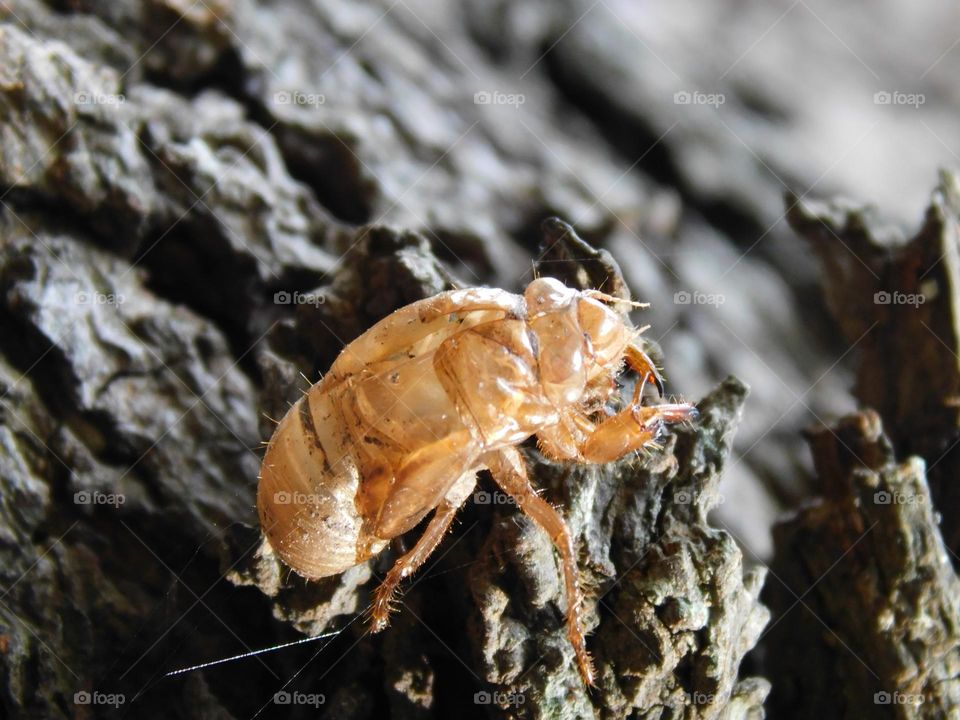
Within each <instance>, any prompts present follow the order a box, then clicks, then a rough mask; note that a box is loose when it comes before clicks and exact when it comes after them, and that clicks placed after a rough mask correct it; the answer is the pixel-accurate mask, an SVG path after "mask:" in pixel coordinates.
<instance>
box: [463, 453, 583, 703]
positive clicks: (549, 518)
mask: <svg viewBox="0 0 960 720" xmlns="http://www.w3.org/2000/svg"><path fill="white" fill-rule="evenodd" d="M481 460H482V461H483V463H484V464H485V465H486V466H487V468H488V469H489V470H490V473H491V474H492V475H493V479H494V480H496V482H497V484H498V485H500V487H501V488H503V490H504V492H506V493H507V494H508V495H510V497H512V498H513V499H514V501H516V503H517V507H519V508H520V511H521V512H523V513H524V514H525V515H528V516H529V517H530V518H531V519H532V520H533V521H534V522H535V523H537V525H539V526H540V527H541V528H543V529H544V530H546V532H547V534H548V535H549V536H550V539H551V540H552V541H553V544H554V546H555V547H556V548H557V551H558V552H559V553H560V560H561V565H562V567H563V579H564V587H565V591H566V598H567V637H569V638H570V644H571V645H573V652H574V654H575V655H576V658H577V664H578V665H579V667H580V674H581V675H582V676H583V680H584V682H585V683H587V685H593V663H592V661H591V659H590V654H589V653H588V652H587V643H586V640H585V639H584V636H583V630H582V615H581V613H582V610H583V595H582V593H581V592H580V583H579V579H578V572H577V559H576V555H575V554H574V551H573V538H572V537H571V536H570V531H569V530H568V529H567V525H566V523H565V522H564V521H563V518H562V517H561V516H560V515H559V514H558V513H557V511H556V510H554V509H553V507H552V506H551V505H550V504H549V503H548V502H546V501H545V500H544V499H543V498H541V497H540V496H539V495H537V493H536V490H534V488H533V486H532V485H531V484H530V480H529V478H528V477H527V469H526V466H525V465H524V462H523V458H522V456H521V455H520V453H519V452H518V451H517V449H516V448H514V447H510V448H506V449H504V450H497V451H494V452H490V453H487V454H486V455H484V456H483V457H482V458H481Z"/></svg>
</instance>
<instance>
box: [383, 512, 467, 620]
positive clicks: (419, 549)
mask: <svg viewBox="0 0 960 720" xmlns="http://www.w3.org/2000/svg"><path fill="white" fill-rule="evenodd" d="M459 506H460V504H457V503H453V502H450V501H449V500H444V501H443V502H442V503H440V505H438V506H437V509H436V511H435V512H434V513H433V517H432V518H430V522H429V523H427V528H426V530H424V531H423V535H421V536H420V539H419V540H418V541H417V544H416V545H414V547H413V550H411V551H410V552H408V553H407V554H406V555H403V556H401V557H400V558H398V559H397V561H396V562H395V563H394V565H393V567H392V568H390V571H389V572H388V573H387V577H386V578H384V580H383V582H382V583H381V584H380V587H378V588H377V590H376V592H375V593H374V596H373V607H372V608H371V613H370V614H371V621H370V629H371V630H372V631H373V632H380V631H381V630H383V629H384V628H385V627H386V626H387V625H388V624H389V623H390V618H389V616H390V610H391V608H390V604H391V603H392V601H393V597H394V593H395V592H396V589H397V585H399V584H400V581H401V580H403V579H404V578H406V577H409V576H410V575H412V574H413V573H414V572H416V570H417V568H418V567H420V566H421V565H423V563H424V562H426V560H427V558H428V557H430V555H431V554H432V553H433V551H434V550H436V548H437V545H439V544H440V541H441V540H442V539H443V536H444V535H445V534H446V532H447V530H448V529H449V528H450V523H452V522H453V518H454V517H455V516H456V514H457V509H458V508H459Z"/></svg>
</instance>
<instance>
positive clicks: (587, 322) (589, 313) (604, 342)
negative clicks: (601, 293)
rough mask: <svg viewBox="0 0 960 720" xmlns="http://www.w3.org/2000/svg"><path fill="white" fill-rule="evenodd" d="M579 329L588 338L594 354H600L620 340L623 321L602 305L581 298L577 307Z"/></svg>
mask: <svg viewBox="0 0 960 720" xmlns="http://www.w3.org/2000/svg"><path fill="white" fill-rule="evenodd" d="M577 314H578V319H579V321H580V329H581V330H582V331H583V332H584V333H586V334H587V335H589V336H590V342H591V343H592V344H593V348H594V351H595V352H602V351H603V350H604V349H606V348H608V347H610V345H611V344H616V343H617V341H618V340H620V339H621V336H622V335H623V330H624V324H623V320H622V319H621V318H620V317H619V316H618V315H617V314H616V312H614V311H613V310H611V309H610V308H608V307H605V306H604V305H603V304H602V303H600V302H597V301H596V300H593V299H590V298H581V300H580V302H579V305H578V306H577Z"/></svg>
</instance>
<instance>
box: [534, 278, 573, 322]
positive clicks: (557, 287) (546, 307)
mask: <svg viewBox="0 0 960 720" xmlns="http://www.w3.org/2000/svg"><path fill="white" fill-rule="evenodd" d="M574 292H575V291H574V290H571V289H570V288H568V287H567V286H566V285H564V284H563V283H562V282H560V281H559V280H555V279H554V278H548V277H544V278H537V279H536V280H534V281H533V282H532V283H530V284H529V285H527V289H526V290H525V291H524V293H523V297H524V300H526V303H527V308H528V311H529V312H530V313H531V314H533V315H539V314H542V313H545V312H548V311H550V310H556V309H557V308H561V307H564V306H565V305H568V304H569V303H570V300H571V299H572V297H573V294H574Z"/></svg>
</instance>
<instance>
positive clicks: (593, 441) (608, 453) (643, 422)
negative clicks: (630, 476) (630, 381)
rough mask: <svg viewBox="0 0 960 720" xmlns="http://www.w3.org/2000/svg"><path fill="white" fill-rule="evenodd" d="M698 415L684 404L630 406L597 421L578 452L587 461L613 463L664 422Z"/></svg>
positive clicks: (657, 431) (657, 432) (650, 439)
mask: <svg viewBox="0 0 960 720" xmlns="http://www.w3.org/2000/svg"><path fill="white" fill-rule="evenodd" d="M698 415H699V414H698V413H697V409H696V408H695V407H693V405H689V404H687V403H668V404H663V405H649V406H643V405H631V406H630V407H627V408H625V409H623V410H621V411H620V412H618V413H617V414H616V415H612V416H611V417H608V418H606V419H605V420H604V421H603V422H601V423H600V424H598V425H597V426H596V427H595V428H594V430H593V432H592V433H590V434H589V435H587V436H586V437H585V438H584V441H583V443H582V445H581V446H580V453H581V455H582V456H583V459H584V460H585V461H586V462H591V463H606V462H613V461H614V460H618V459H620V458H622V457H624V456H625V455H627V454H629V453H632V452H633V451H634V450H639V449H640V448H642V447H643V446H644V445H646V444H647V443H649V442H653V441H655V440H656V439H657V437H658V436H659V435H660V433H661V432H662V431H663V429H664V426H665V425H667V424H669V423H678V422H684V421H686V420H696V419H697V417H698Z"/></svg>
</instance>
